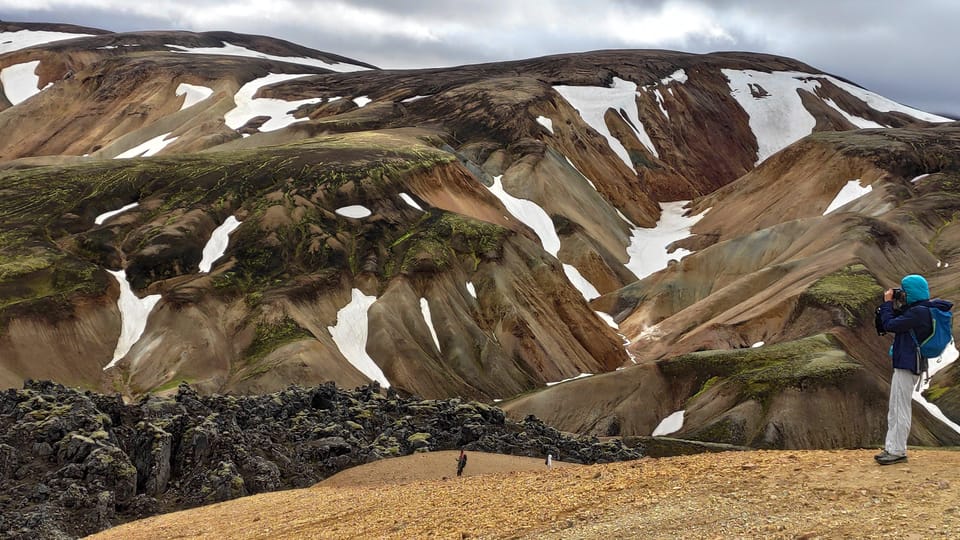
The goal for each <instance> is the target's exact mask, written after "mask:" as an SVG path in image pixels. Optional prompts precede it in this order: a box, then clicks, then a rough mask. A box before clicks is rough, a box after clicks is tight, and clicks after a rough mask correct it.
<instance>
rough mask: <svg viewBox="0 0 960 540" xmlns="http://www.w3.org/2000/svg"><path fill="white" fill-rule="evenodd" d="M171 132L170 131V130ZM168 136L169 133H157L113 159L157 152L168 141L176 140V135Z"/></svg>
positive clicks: (143, 155)
mask: <svg viewBox="0 0 960 540" xmlns="http://www.w3.org/2000/svg"><path fill="white" fill-rule="evenodd" d="M171 133H172V132H171ZM169 136H170V133H164V134H163V135H157V136H156V137H154V138H152V139H150V140H149V141H145V142H143V143H140V144H138V145H137V146H134V147H133V148H131V149H129V150H127V151H126V152H123V153H120V154H117V155H116V156H114V158H113V159H129V158H136V157H148V156H152V155H154V154H156V153H157V152H159V151H161V150H163V149H164V148H166V147H167V145H169V144H170V143H172V142H173V141H175V140H177V139H178V137H173V138H172V139H167V137H169Z"/></svg>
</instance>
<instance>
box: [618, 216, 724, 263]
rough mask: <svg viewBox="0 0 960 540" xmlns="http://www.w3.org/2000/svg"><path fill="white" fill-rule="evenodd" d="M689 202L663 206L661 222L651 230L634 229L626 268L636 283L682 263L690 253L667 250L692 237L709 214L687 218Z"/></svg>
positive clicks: (628, 247) (679, 250)
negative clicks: (692, 230) (669, 266)
mask: <svg viewBox="0 0 960 540" xmlns="http://www.w3.org/2000/svg"><path fill="white" fill-rule="evenodd" d="M688 202H689V201H677V202H668V203H660V219H659V220H658V221H657V225H656V226H655V227H654V228H652V229H647V228H643V227H634V228H633V233H632V235H631V237H630V245H629V246H627V255H629V256H630V260H629V261H627V264H626V266H627V268H628V269H630V271H631V272H633V274H634V275H635V276H637V279H643V278H645V277H647V276H649V275H650V274H653V273H654V272H658V271H660V270H663V269H664V268H666V267H667V263H669V262H670V260H671V259H676V260H680V259H682V258H683V257H685V256H687V255H689V254H690V253H691V251H689V250H686V249H683V248H680V249H677V250H676V251H674V252H673V253H667V246H669V245H670V244H672V243H673V242H676V241H677V240H682V239H684V238H686V237H688V236H690V228H691V227H693V226H694V225H695V224H696V223H697V222H698V221H700V219H701V218H703V216H704V215H706V213H707V211H708V210H709V209H708V210H704V211H703V212H701V213H700V214H697V215H695V216H690V217H686V216H684V215H683V214H684V211H683V207H684V206H685V205H686V204H687V203H688Z"/></svg>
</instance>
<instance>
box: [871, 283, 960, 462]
mask: <svg viewBox="0 0 960 540" xmlns="http://www.w3.org/2000/svg"><path fill="white" fill-rule="evenodd" d="M900 286H901V289H899V290H898V289H888V290H887V291H886V292H885V293H883V304H881V305H880V308H879V309H878V317H879V318H880V322H881V325H880V326H881V327H882V329H883V331H885V332H893V333H894V338H893V346H892V347H891V348H890V357H891V361H892V363H893V377H892V378H891V380H890V403H889V407H888V409H887V436H886V440H885V441H884V446H883V451H881V452H880V453H879V454H877V455H876V456H874V459H876V461H877V463H879V464H880V465H892V464H894V463H901V462H905V461H907V438H908V437H909V436H910V423H911V420H912V407H913V399H912V398H913V389H914V387H915V386H917V383H918V380H919V378H920V374H921V373H923V372H924V371H926V367H927V366H926V358H923V357H922V356H921V355H920V351H919V344H918V343H922V342H923V341H924V340H926V339H927V338H928V337H930V335H931V334H932V333H933V320H932V316H931V314H930V309H929V308H931V307H933V308H937V309H939V310H942V311H950V309H951V308H952V307H953V304H952V303H951V302H949V301H947V300H941V299H939V298H938V299H934V300H930V287H929V285H928V284H927V280H926V279H924V278H923V276H920V275H917V274H911V275H909V276H904V278H903V279H902V280H901V281H900ZM895 296H896V297H897V298H895ZM895 299H896V300H898V301H900V302H903V303H904V304H905V305H903V306H902V307H899V308H895V306H894V300H895Z"/></svg>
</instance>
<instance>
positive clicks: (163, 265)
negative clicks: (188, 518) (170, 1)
mask: <svg viewBox="0 0 960 540" xmlns="http://www.w3.org/2000/svg"><path fill="white" fill-rule="evenodd" d="M0 32H2V33H0V84H2V89H3V93H2V94H0V386H3V387H20V386H21V385H22V384H23V381H24V380H25V379H30V378H32V379H53V380H56V381H58V382H61V383H64V384H67V385H71V386H77V387H81V388H87V389H93V390H99V391H106V392H119V393H121V394H123V395H125V396H128V397H131V398H134V397H139V396H143V395H145V394H149V393H158V392H159V393H162V392H166V391H172V390H174V389H175V388H176V387H177V385H178V384H179V383H180V382H182V381H186V382H188V383H189V384H190V385H191V386H192V387H194V388H196V389H198V390H199V391H201V392H203V393H237V394H255V393H267V392H273V391H277V390H280V389H282V388H285V387H286V386H288V385H289V384H291V383H297V384H304V385H313V384H319V383H321V382H324V381H334V382H335V383H336V384H338V385H340V386H342V387H346V388H354V387H357V386H360V385H364V384H366V383H368V382H370V381H371V380H377V381H379V382H381V384H382V385H383V386H387V385H389V386H390V387H392V388H394V389H396V390H397V391H398V392H401V393H402V394H404V395H413V394H415V395H419V396H422V397H425V398H447V397H453V396H460V397H464V398H469V399H479V400H488V401H489V400H494V399H497V400H500V399H505V400H507V401H505V402H504V403H502V405H503V407H504V409H505V410H506V411H507V412H508V414H510V415H514V416H515V417H518V418H523V417H524V416H526V415H527V414H531V413H532V414H536V415H537V416H539V417H540V418H543V419H544V420H546V421H547V422H548V423H549V424H551V425H553V426H556V427H558V428H560V429H564V430H569V431H576V432H581V433H588V434H596V435H649V434H650V433H651V432H653V431H654V429H655V428H657V427H658V425H660V423H661V421H663V420H664V419H665V418H667V417H668V416H671V415H674V414H675V413H678V412H679V411H684V412H683V413H682V415H683V416H682V418H683V420H682V423H681V424H680V425H678V426H676V430H677V431H676V433H675V435H676V436H679V437H683V438H689V439H699V440H704V441H718V442H728V443H734V444H739V445H746V446H765V447H837V446H859V445H870V444H877V443H878V442H879V441H881V440H882V436H883V431H884V429H885V410H886V398H885V396H886V392H887V385H888V382H887V381H888V378H889V368H888V360H887V358H886V348H887V347H888V345H889V338H878V337H877V336H876V335H875V332H874V330H873V322H872V315H873V309H874V307H875V306H876V305H877V303H878V302H879V298H880V293H881V292H882V290H883V289H884V288H886V287H889V286H892V285H894V284H896V283H897V282H898V281H899V277H900V276H902V275H903V274H905V273H910V272H919V273H923V274H925V275H927V276H928V278H930V281H931V286H932V289H933V290H934V292H935V294H937V295H940V296H943V297H947V298H958V297H960V295H958V293H960V273H957V272H956V271H955V264H951V263H955V262H956V257H957V254H958V253H960V228H958V227H957V225H956V220H955V215H956V212H957V211H958V210H960V199H958V197H960V194H958V186H960V124H958V123H956V122H950V121H949V119H946V118H942V117H938V116H936V115H931V114H927V113H924V112H921V111H917V110H914V109H911V108H909V107H905V106H902V105H899V104H897V103H894V102H892V101H890V100H887V99H885V98H883V97H881V96H878V95H876V94H874V93H872V92H869V91H867V90H865V89H862V88H860V87H858V86H857V85H855V84H853V83H851V82H849V81H846V80H844V79H843V78H841V77H838V76H834V75H829V74H824V73H822V72H820V71H819V70H818V69H816V68H814V67H812V66H808V65H806V64H804V63H802V62H799V61H796V60H792V59H789V58H783V57H776V56H769V55H761V54H750V53H732V52H731V53H712V54H705V55H696V54H687V53H680V52H670V51H654V50H637V51H628V50H617V51H596V52H588V53H577V54H564V55H556V56H549V57H543V58H535V59H529V60H520V61H512V62H501V63H492V64H482V65H471V66H460V67H452V68H442V69H421V70H381V69H377V68H376V67H374V66H371V65H369V64H366V63H364V62H362V61H358V60H353V59H349V58H345V57H342V56H338V55H335V54H330V53H325V52H320V51H315V50H312V49H308V48H305V47H301V46H298V45H296V44H293V43H289V42H285V41H282V40H277V39H273V38H267V37H262V36H246V35H239V34H232V33H227V32H208V33H189V32H167V31H164V32H137V33H111V32H106V31H102V30H96V29H87V28H76V27H64V26H51V25H31V24H17V23H0ZM679 201H692V202H690V203H689V204H686V205H685V203H683V202H679ZM837 204H840V205H841V206H840V207H839V208H831V206H836V205H837ZM828 209H829V210H831V211H830V212H826V211H827V210H828ZM108 213H109V214H108ZM217 246H219V250H218V248H217ZM671 258H673V259H679V262H677V261H673V262H668V261H669V259H671ZM761 342H762V346H759V345H761ZM755 344H756V345H758V347H756V348H751V345H755ZM586 374H591V375H592V376H583V377H580V376H581V375H586ZM577 377H579V378H577ZM571 378H577V380H573V381H569V382H565V383H563V384H558V385H550V386H547V384H546V383H551V382H556V381H561V380H565V379H571ZM958 383H960V368H958V367H956V366H954V365H951V366H949V367H947V368H945V369H942V370H941V371H939V372H938V373H936V375H935V376H934V378H933V380H932V382H931V386H930V388H929V389H928V390H927V391H926V392H925V395H926V396H927V399H928V400H929V401H930V402H931V403H932V405H931V406H930V407H929V408H930V410H932V411H934V412H935V413H937V414H940V413H941V412H942V415H945V418H947V419H952V421H954V422H960V384H958ZM916 413H917V414H916V416H915V422H914V427H913V431H912V435H911V442H913V443H922V444H931V445H937V444H954V445H955V444H960V433H958V431H957V430H956V429H955V428H952V427H950V426H949V425H947V424H946V423H944V421H943V420H942V419H940V418H937V417H936V416H935V415H934V414H932V413H931V412H928V408H926V407H924V406H921V404H920V403H919V402H918V404H917V407H916Z"/></svg>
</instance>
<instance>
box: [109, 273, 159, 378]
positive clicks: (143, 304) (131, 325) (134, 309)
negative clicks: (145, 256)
mask: <svg viewBox="0 0 960 540" xmlns="http://www.w3.org/2000/svg"><path fill="white" fill-rule="evenodd" d="M107 272H109V273H110V275H111V276H113V277H114V279H116V280H117V283H118V284H119V285H120V297H119V298H117V308H119V309H120V338H119V339H118V340H117V347H116V348H115V349H114V351H113V360H110V363H109V364H107V365H106V366H104V368H103V369H104V371H106V370H107V369H109V368H112V367H113V366H115V365H116V363H117V362H119V361H120V359H121V358H123V357H124V356H126V355H127V353H128V352H130V349H131V348H132V347H133V346H134V345H136V343H137V341H139V340H140V336H142V335H143V331H144V330H146V328H147V318H148V317H149V316H150V312H151V311H153V307H154V306H156V305H157V302H159V301H160V295H159V294H151V295H149V296H144V297H143V298H138V297H137V295H135V294H134V293H133V290H132V289H131V288H130V282H128V281H127V272H126V270H107Z"/></svg>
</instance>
